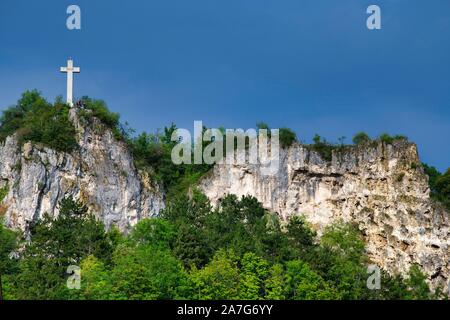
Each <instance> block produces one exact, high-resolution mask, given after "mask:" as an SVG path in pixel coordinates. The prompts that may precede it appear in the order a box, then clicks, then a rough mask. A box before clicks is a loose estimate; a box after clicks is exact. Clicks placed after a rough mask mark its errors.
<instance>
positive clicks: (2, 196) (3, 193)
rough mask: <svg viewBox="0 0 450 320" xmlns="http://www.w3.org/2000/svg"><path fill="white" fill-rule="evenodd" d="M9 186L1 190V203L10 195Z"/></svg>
mask: <svg viewBox="0 0 450 320" xmlns="http://www.w3.org/2000/svg"><path fill="white" fill-rule="evenodd" d="M8 192H9V185H5V186H4V187H3V188H0V202H2V201H3V200H4V199H5V197H6V196H7V195H8Z"/></svg>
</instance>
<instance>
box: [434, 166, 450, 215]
mask: <svg viewBox="0 0 450 320" xmlns="http://www.w3.org/2000/svg"><path fill="white" fill-rule="evenodd" d="M435 189H436V195H437V198H438V200H440V201H441V202H442V203H443V204H444V205H445V206H446V207H447V208H448V209H449V210H450V168H449V169H448V170H447V171H446V172H445V173H444V174H443V175H441V176H439V177H437V179H436V182H435Z"/></svg>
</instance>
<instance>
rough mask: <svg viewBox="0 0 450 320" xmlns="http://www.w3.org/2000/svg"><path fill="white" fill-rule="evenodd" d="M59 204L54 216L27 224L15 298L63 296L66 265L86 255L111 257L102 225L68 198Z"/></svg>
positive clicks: (82, 207)
mask: <svg viewBox="0 0 450 320" xmlns="http://www.w3.org/2000/svg"><path fill="white" fill-rule="evenodd" d="M59 206H60V210H59V215H58V217H57V218H56V219H52V218H51V217H50V216H49V215H47V214H46V215H45V216H44V217H43V219H41V220H40V221H38V222H37V223H35V224H33V225H31V226H30V236H31V242H30V243H28V244H27V245H26V247H25V250H24V251H23V252H22V253H21V259H20V263H19V269H20V272H19V274H18V276H17V277H16V278H15V286H16V290H17V293H16V296H17V297H18V298H19V299H56V298H61V297H64V296H65V295H67V288H66V287H65V277H66V271H67V268H68V267H69V266H71V265H78V264H79V263H80V261H81V260H82V258H83V257H85V256H88V255H93V256H96V257H97V258H99V259H102V261H105V262H108V261H110V260H111V257H112V251H113V248H112V244H111V242H110V240H109V238H108V236H107V234H106V233H105V231H104V226H103V225H102V224H101V223H100V222H98V221H97V220H96V219H95V217H94V216H93V215H91V214H88V212H87V209H86V207H85V206H83V205H82V204H81V203H79V202H76V201H74V200H72V199H71V198H66V199H63V200H62V201H61V202H60V204H59ZM36 270H39V272H36Z"/></svg>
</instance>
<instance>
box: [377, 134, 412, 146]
mask: <svg viewBox="0 0 450 320" xmlns="http://www.w3.org/2000/svg"><path fill="white" fill-rule="evenodd" d="M378 139H379V140H380V141H382V142H384V143H386V144H392V143H393V142H394V141H397V140H403V141H408V137H406V136H404V135H395V136H391V135H389V134H387V133H383V134H381V135H380V136H379V137H378Z"/></svg>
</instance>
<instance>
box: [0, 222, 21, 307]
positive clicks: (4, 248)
mask: <svg viewBox="0 0 450 320" xmlns="http://www.w3.org/2000/svg"><path fill="white" fill-rule="evenodd" d="M18 239H19V238H18V234H17V233H16V232H14V231H12V230H9V229H7V228H5V227H4V225H3V219H1V218H0V300H3V283H2V277H3V276H4V275H5V274H8V273H10V272H11V271H12V270H13V268H14V267H15V265H16V259H14V258H13V257H11V254H12V253H13V252H14V250H16V249H17V244H18Z"/></svg>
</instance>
